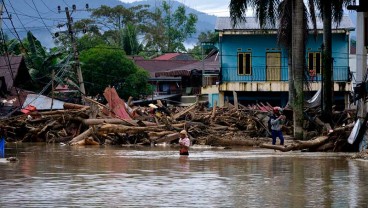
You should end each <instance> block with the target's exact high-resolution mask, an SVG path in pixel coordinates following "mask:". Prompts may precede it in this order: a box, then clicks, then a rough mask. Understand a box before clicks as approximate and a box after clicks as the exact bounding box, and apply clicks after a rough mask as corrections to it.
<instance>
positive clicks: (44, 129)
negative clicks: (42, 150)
mask: <svg viewBox="0 0 368 208" xmlns="http://www.w3.org/2000/svg"><path fill="white" fill-rule="evenodd" d="M55 123H56V121H51V122H50V123H48V124H46V125H45V126H44V127H43V128H42V129H41V131H39V132H38V133H37V136H40V135H41V134H43V133H45V132H46V130H47V129H49V128H50V127H51V126H53V125H54V124H55Z"/></svg>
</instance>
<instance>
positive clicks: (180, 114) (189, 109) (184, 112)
mask: <svg viewBox="0 0 368 208" xmlns="http://www.w3.org/2000/svg"><path fill="white" fill-rule="evenodd" d="M196 105H197V103H194V104H193V105H191V106H189V107H188V108H186V109H185V110H183V111H180V112H179V113H177V114H175V115H173V116H172V118H173V119H174V120H176V119H177V118H179V117H180V116H182V115H184V114H186V113H187V112H189V111H191V110H193V109H194V108H195V107H196Z"/></svg>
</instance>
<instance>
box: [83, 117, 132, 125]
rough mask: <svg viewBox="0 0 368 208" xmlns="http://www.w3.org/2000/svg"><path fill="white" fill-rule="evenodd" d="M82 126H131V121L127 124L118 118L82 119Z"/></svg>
mask: <svg viewBox="0 0 368 208" xmlns="http://www.w3.org/2000/svg"><path fill="white" fill-rule="evenodd" d="M82 122H83V124H85V125H99V124H104V123H107V124H127V125H131V123H132V122H131V121H130V122H127V121H126V120H124V119H119V118H100V119H83V120H82ZM134 126H137V124H135V125H134Z"/></svg>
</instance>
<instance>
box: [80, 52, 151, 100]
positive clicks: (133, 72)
mask: <svg viewBox="0 0 368 208" xmlns="http://www.w3.org/2000/svg"><path fill="white" fill-rule="evenodd" d="M80 60H81V62H82V72H83V78H84V82H85V83H86V91H87V94H88V95H92V96H94V95H97V94H102V93H103V91H104V89H105V88H106V87H107V86H114V87H115V88H116V90H117V92H118V93H119V95H120V96H121V97H122V98H128V97H129V96H133V97H135V98H141V95H142V96H145V95H150V94H152V87H151V86H150V85H149V84H148V78H149V75H148V72H146V71H144V70H143V69H140V68H137V66H136V65H135V64H134V63H133V62H132V61H131V60H129V59H128V58H127V57H126V56H125V53H124V51H123V50H121V49H116V48H113V47H110V46H107V45H99V46H96V47H94V48H90V49H87V50H84V51H82V52H81V56H80Z"/></svg>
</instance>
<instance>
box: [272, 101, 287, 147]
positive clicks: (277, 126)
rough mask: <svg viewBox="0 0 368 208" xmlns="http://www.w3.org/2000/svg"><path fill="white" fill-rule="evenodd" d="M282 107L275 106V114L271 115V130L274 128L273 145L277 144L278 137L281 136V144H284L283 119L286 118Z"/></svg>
mask: <svg viewBox="0 0 368 208" xmlns="http://www.w3.org/2000/svg"><path fill="white" fill-rule="evenodd" d="M281 110H282V109H281V108H280V107H274V108H273V115H272V116H271V121H270V123H271V130H272V145H275V144H276V138H277V137H279V138H280V145H284V136H283V135H282V131H281V121H283V120H285V116H284V115H281V112H280V111H281Z"/></svg>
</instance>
